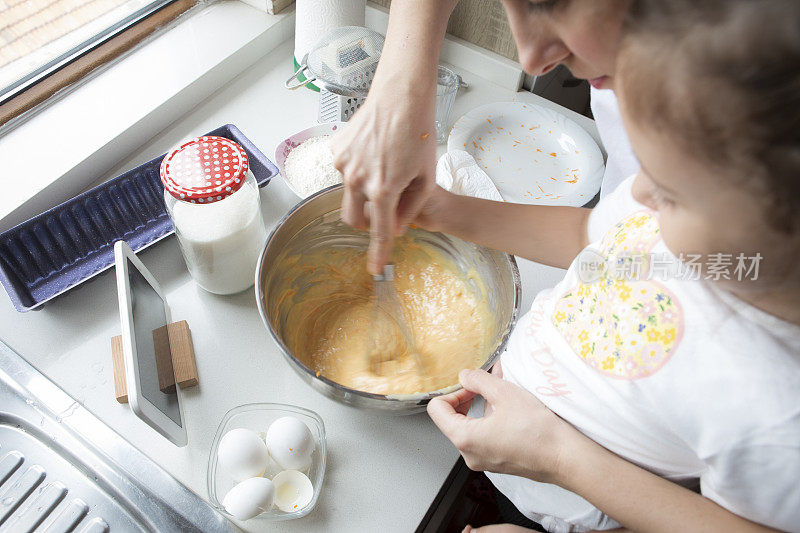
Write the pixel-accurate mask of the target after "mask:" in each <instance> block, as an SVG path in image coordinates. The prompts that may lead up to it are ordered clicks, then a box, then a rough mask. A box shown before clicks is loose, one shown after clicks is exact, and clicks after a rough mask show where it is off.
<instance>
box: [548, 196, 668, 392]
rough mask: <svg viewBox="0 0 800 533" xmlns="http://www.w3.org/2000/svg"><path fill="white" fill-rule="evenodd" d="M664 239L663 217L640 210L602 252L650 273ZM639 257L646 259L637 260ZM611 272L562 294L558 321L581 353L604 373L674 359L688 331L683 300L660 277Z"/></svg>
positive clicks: (635, 374)
mask: <svg viewBox="0 0 800 533" xmlns="http://www.w3.org/2000/svg"><path fill="white" fill-rule="evenodd" d="M659 240H660V235H659V232H658V221H657V220H656V219H655V217H654V216H653V214H652V213H650V212H646V213H641V212H640V213H637V214H635V215H634V216H632V217H629V218H628V219H627V220H624V221H621V222H619V223H618V224H617V225H616V226H615V227H614V228H613V229H612V230H611V231H609V232H608V233H606V235H605V236H604V237H603V239H602V241H601V243H600V250H599V253H600V254H602V255H603V256H605V257H606V261H608V262H609V264H614V265H619V266H620V267H626V268H627V267H634V266H637V267H640V269H638V270H637V272H640V273H645V272H647V271H648V269H649V265H648V261H647V254H648V253H649V252H650V250H652V249H653V246H655V245H656V243H658V241H659ZM626 251H628V252H630V253H626ZM639 259H643V260H642V261H641V264H637V265H634V264H633V261H638V260H639ZM626 261H627V262H626ZM612 262H613V263H612ZM613 272H616V270H614V271H613ZM611 273H612V269H609V270H608V272H606V273H604V274H603V277H602V279H601V282H600V283H580V282H578V283H576V285H575V286H574V287H572V288H571V289H569V290H568V291H567V292H566V293H565V294H563V295H562V296H561V298H560V300H559V301H558V303H557V305H556V308H555V309H554V310H553V314H552V317H553V319H552V322H553V324H554V325H555V327H556V329H557V330H559V331H560V332H561V333H562V335H563V336H564V339H565V340H566V341H567V343H568V344H569V345H570V346H571V347H572V348H573V350H574V351H575V356H576V357H580V359H581V360H582V361H585V362H586V364H587V365H589V366H590V367H592V368H594V369H595V370H597V371H598V372H600V373H601V374H604V375H607V376H609V377H612V378H621V379H639V378H644V377H647V376H650V375H652V374H653V373H655V372H657V371H658V370H659V369H660V368H661V367H662V366H663V365H664V364H665V363H666V362H667V361H668V360H669V359H670V357H671V356H672V354H673V353H674V351H675V350H676V348H677V347H678V343H679V339H680V338H681V337H682V335H683V330H684V322H683V313H682V312H681V309H680V305H679V302H678V301H677V299H676V298H675V297H674V295H672V294H671V293H670V292H669V290H668V289H666V288H665V287H663V286H662V285H660V284H659V283H656V282H652V281H650V280H646V279H641V278H635V279H634V278H630V279H629V278H626V277H623V276H618V275H611Z"/></svg>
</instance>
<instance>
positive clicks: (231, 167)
mask: <svg viewBox="0 0 800 533" xmlns="http://www.w3.org/2000/svg"><path fill="white" fill-rule="evenodd" d="M248 166H249V162H248V160H247V154H246V153H245V151H244V149H243V148H242V147H241V146H239V145H238V144H237V143H235V142H234V141H231V140H230V139H226V138H224V137H198V138H197V139H192V140H191V141H188V142H186V143H184V144H182V145H180V146H179V147H177V148H175V149H174V150H172V151H171V152H169V153H168V154H167V155H166V156H165V157H164V160H163V161H162V162H161V181H162V183H164V188H165V189H166V190H167V191H169V193H170V194H171V195H172V196H174V197H175V198H177V199H179V200H183V201H185V202H191V203H193V204H197V203H200V204H202V203H211V202H216V201H219V200H222V199H223V198H225V197H227V196H230V195H231V194H233V193H234V192H236V191H238V190H239V189H240V188H241V186H242V184H243V183H244V180H245V176H246V174H247V169H248Z"/></svg>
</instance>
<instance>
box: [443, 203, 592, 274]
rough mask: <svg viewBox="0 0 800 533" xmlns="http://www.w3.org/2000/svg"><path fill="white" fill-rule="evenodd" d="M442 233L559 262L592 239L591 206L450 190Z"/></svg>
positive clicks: (566, 263)
mask: <svg viewBox="0 0 800 533" xmlns="http://www.w3.org/2000/svg"><path fill="white" fill-rule="evenodd" d="M439 206H440V207H438V208H440V209H442V211H443V212H440V213H438V214H436V215H435V216H436V219H437V221H438V224H437V226H438V227H437V228H436V229H438V230H439V231H442V232H443V233H448V234H450V235H454V236H456V237H459V238H461V239H464V240H468V241H472V242H476V243H478V244H481V245H483V246H487V247H489V248H494V249H497V250H503V251H504V252H508V253H510V254H514V255H517V256H519V257H524V258H525V259H530V260H531V261H536V262H537V263H543V264H545V265H550V266H555V267H559V268H567V267H568V266H569V265H570V263H572V261H573V260H574V259H575V257H576V256H577V255H578V253H579V252H580V251H581V250H583V248H585V247H586V245H587V244H588V237H587V233H586V221H587V219H588V217H589V213H590V212H591V210H590V209H584V208H580V207H554V206H541V205H525V204H510V203H504V202H493V201H491V200H483V199H480V198H472V197H468V196H458V195H454V194H448V195H447V196H445V197H443V200H442V201H441V203H440V204H439Z"/></svg>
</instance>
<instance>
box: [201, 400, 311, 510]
mask: <svg viewBox="0 0 800 533" xmlns="http://www.w3.org/2000/svg"><path fill="white" fill-rule="evenodd" d="M325 457H326V452H325V425H324V423H323V422H322V419H321V418H320V416H319V415H318V414H316V413H315V412H313V411H310V410H308V409H304V408H302V407H297V406H293V405H285V404H278V403H252V404H246V405H241V406H239V407H235V408H234V409H231V410H230V411H228V412H227V413H226V414H225V416H224V417H223V418H222V421H221V422H220V424H219V427H218V428H217V432H216V434H215V435H214V442H213V444H212V446H211V453H210V454H209V458H208V474H207V483H208V496H209V500H210V501H211V505H212V506H213V507H214V508H215V509H217V510H218V511H220V512H221V513H222V514H224V515H225V516H227V517H229V518H234V519H236V520H240V521H245V520H250V519H256V520H271V521H278V520H290V519H293V518H300V517H301V516H305V515H307V514H308V513H309V512H311V510H312V509H313V508H314V506H315V505H316V503H317V498H318V497H319V494H320V489H321V488H322V482H323V479H324V476H325Z"/></svg>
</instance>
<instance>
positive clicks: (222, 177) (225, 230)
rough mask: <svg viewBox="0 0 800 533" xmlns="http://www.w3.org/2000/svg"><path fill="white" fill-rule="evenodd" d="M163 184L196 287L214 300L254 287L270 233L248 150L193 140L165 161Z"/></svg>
mask: <svg viewBox="0 0 800 533" xmlns="http://www.w3.org/2000/svg"><path fill="white" fill-rule="evenodd" d="M161 181H162V183H163V184H164V201H165V203H166V204H167V212H168V213H169V216H170V217H171V218H172V222H173V224H174V225H175V234H176V235H177V236H178V243H179V244H180V247H181V251H182V252H183V257H184V259H185V260H186V266H187V267H188V269H189V273H190V274H191V275H192V278H194V280H195V282H197V284H198V285H200V286H201V287H202V288H203V289H205V290H207V291H209V292H213V293H215V294H234V293H237V292H241V291H243V290H245V289H247V288H248V287H252V286H253V283H254V282H255V270H256V261H257V260H258V256H259V254H260V253H261V248H262V247H263V246H264V243H265V242H266V239H267V231H266V227H265V226H264V220H263V218H262V217H261V200H260V197H259V191H258V184H257V183H256V178H255V176H254V175H253V173H252V171H251V170H250V168H249V164H248V160H247V154H246V153H245V151H244V149H243V148H242V147H241V146H239V145H238V144H237V143H235V142H234V141H231V140H230V139H225V138H223V137H198V138H197V139H192V140H190V141H187V142H185V143H183V144H181V145H180V146H178V147H177V148H175V149H174V150H172V151H170V152H169V153H168V154H167V155H166V156H165V157H164V160H163V161H162V162H161Z"/></svg>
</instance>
